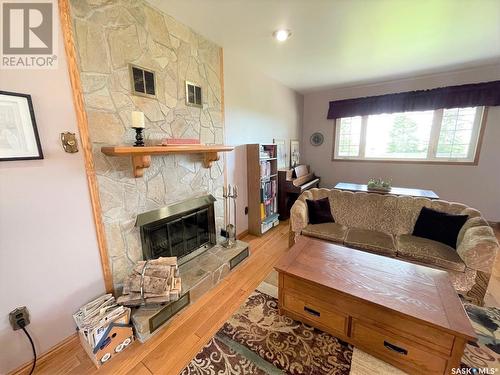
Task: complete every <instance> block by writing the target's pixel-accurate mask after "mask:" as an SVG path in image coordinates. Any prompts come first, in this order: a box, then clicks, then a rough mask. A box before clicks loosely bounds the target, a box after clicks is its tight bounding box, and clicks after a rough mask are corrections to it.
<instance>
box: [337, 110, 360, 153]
mask: <svg viewBox="0 0 500 375" xmlns="http://www.w3.org/2000/svg"><path fill="white" fill-rule="evenodd" d="M360 137H361V116H356V117H346V118H343V119H340V129H339V147H338V156H359V143H360Z"/></svg>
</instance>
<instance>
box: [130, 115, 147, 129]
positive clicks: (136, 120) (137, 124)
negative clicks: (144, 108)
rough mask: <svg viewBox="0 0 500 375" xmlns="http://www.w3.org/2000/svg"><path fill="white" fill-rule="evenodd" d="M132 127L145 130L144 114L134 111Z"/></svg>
mask: <svg viewBox="0 0 500 375" xmlns="http://www.w3.org/2000/svg"><path fill="white" fill-rule="evenodd" d="M132 127H133V128H136V129H137V128H144V127H145V126H144V113H142V112H139V111H132Z"/></svg>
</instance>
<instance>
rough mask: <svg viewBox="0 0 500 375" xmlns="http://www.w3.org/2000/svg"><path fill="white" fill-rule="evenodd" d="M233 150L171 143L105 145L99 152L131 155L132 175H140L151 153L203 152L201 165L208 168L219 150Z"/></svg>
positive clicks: (214, 146)
mask: <svg viewBox="0 0 500 375" xmlns="http://www.w3.org/2000/svg"><path fill="white" fill-rule="evenodd" d="M232 150H234V147H232V146H225V145H172V146H144V147H133V146H106V147H101V152H102V153H103V154H106V155H108V156H131V157H132V164H133V166H134V176H135V177H142V176H143V175H144V169H145V168H149V166H150V165H151V155H168V154H203V166H204V167H205V168H210V167H211V166H212V162H214V161H217V160H219V154H218V153H219V152H228V151H232Z"/></svg>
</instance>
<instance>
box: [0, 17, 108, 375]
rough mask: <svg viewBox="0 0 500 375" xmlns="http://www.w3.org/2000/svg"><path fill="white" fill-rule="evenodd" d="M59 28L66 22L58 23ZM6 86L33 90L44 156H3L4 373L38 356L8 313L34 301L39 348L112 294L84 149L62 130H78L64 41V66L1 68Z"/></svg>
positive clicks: (0, 285) (0, 353)
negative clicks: (70, 144)
mask: <svg viewBox="0 0 500 375" xmlns="http://www.w3.org/2000/svg"><path fill="white" fill-rule="evenodd" d="M56 27H59V25H57V26H56ZM0 82H1V84H0V90H4V91H13V92H20V93H25V94H30V95H31V96H32V100H33V106H34V110H35V117H36V121H37V124H38V131H39V133H40V139H41V143H42V148H43V152H44V154H45V159H44V160H34V161H12V162H10V161H9V162H0V301H1V303H0V374H5V373H7V372H8V371H10V370H12V369H14V368H17V367H18V366H20V365H22V364H24V363H26V362H27V361H29V360H31V357H32V353H31V346H30V344H29V341H28V339H27V338H26V337H25V335H24V333H23V332H22V331H15V332H14V331H12V329H11V327H10V325H9V320H8V313H9V312H10V311H11V310H13V309H14V308H16V307H18V306H22V305H26V306H27V307H28V309H29V311H30V314H31V324H30V325H29V326H28V331H29V332H30V333H31V334H32V336H33V338H34V341H35V345H36V348H37V351H38V353H39V354H40V353H43V352H46V351H47V350H48V349H49V348H51V347H52V346H54V345H56V344H57V343H58V342H60V341H61V340H63V339H65V338H66V337H68V336H70V335H71V334H72V333H74V332H75V325H74V323H73V320H72V313H73V312H74V311H75V310H76V309H77V308H78V307H79V306H80V305H82V304H83V303H85V302H87V301H89V300H90V299H91V298H93V297H96V296H98V295H99V294H101V293H103V292H104V282H103V277H102V271H101V263H100V260H99V253H98V249H97V241H96V236H95V229H94V222H93V218H92V216H91V207H90V198H89V193H88V188H87V182H86V178H85V172H84V164H83V154H82V152H81V151H80V152H79V153H76V154H67V153H65V152H64V151H63V149H62V146H61V144H60V142H59V134H60V133H61V132H64V131H71V132H76V131H77V125H76V119H75V113H74V108H73V103H72V96H71V90H70V82H69V76H68V71H67V66H66V60H65V55H64V47H63V45H62V39H61V40H60V42H59V67H58V69H57V70H39V71H35V70H32V71H28V70H22V71H19V70H9V71H5V70H0Z"/></svg>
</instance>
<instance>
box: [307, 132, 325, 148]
mask: <svg viewBox="0 0 500 375" xmlns="http://www.w3.org/2000/svg"><path fill="white" fill-rule="evenodd" d="M309 140H310V142H311V144H312V145H313V146H321V145H322V144H323V141H324V140H325V137H324V136H323V134H321V133H320V132H316V133H313V134H312V135H311V138H310V139H309Z"/></svg>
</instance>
